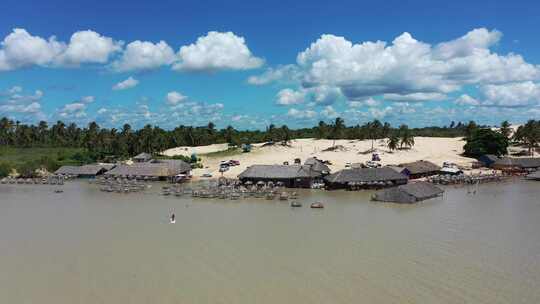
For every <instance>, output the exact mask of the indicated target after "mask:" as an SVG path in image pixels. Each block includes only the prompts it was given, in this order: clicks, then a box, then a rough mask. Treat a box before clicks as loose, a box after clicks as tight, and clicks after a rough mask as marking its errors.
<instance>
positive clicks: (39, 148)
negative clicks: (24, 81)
mask: <svg viewBox="0 0 540 304" xmlns="http://www.w3.org/2000/svg"><path fill="white" fill-rule="evenodd" d="M537 125H538V123H537V122H533V123H531V127H527V128H524V129H522V130H521V131H519V132H517V134H516V136H515V138H514V139H515V140H516V141H518V142H521V143H523V144H526V145H527V146H528V147H529V148H530V149H532V148H534V147H536V146H537V145H538V142H539V140H538V135H534V134H537V133H538V132H537V131H533V130H536V129H537ZM478 128H482V126H477V125H476V123H474V122H469V123H468V124H463V123H461V122H458V123H457V124H456V123H454V122H452V123H451V124H450V125H449V126H445V127H425V128H409V127H407V126H406V125H402V126H400V127H399V128H393V127H392V126H391V125H390V124H389V123H384V124H383V123H381V122H380V121H379V120H373V121H371V122H366V123H364V124H362V125H360V124H357V125H352V126H347V125H346V124H345V121H344V120H343V119H342V118H336V119H335V121H333V122H332V123H326V122H323V121H321V122H319V123H318V125H316V126H314V127H311V128H300V129H294V130H293V129H289V127H288V126H286V125H283V126H281V127H277V126H275V125H273V124H270V125H269V126H268V128H266V130H242V131H241V130H236V129H234V128H233V127H231V126H228V127H226V128H224V129H220V130H218V129H216V128H215V125H214V124H213V123H211V122H210V123H208V125H206V126H198V127H193V126H184V125H180V126H178V127H176V128H174V129H172V130H164V129H161V128H159V127H157V126H152V125H146V126H144V127H143V128H141V129H138V130H133V129H132V127H131V126H130V125H129V124H125V125H124V126H122V128H121V129H116V128H110V129H108V128H102V127H100V126H99V125H98V124H97V123H95V122H91V123H90V124H88V125H87V126H85V127H81V126H77V125H76V124H74V123H70V124H68V125H66V124H65V123H64V122H62V121H58V122H56V123H55V124H53V125H49V124H48V123H47V122H45V121H41V122H39V123H38V124H37V125H27V124H21V123H19V122H14V121H12V120H10V119H8V118H2V119H0V147H2V148H1V149H0V162H3V166H4V167H8V166H10V167H12V168H17V167H20V169H21V170H22V169H25V171H27V168H30V167H36V166H38V167H39V166H42V167H46V168H50V169H54V168H56V167H58V166H60V165H64V164H85V163H91V162H95V161H106V162H112V161H116V160H121V159H126V158H128V157H131V156H134V155H136V154H138V153H140V152H148V153H151V154H160V153H161V152H162V151H164V150H166V149H169V148H173V147H178V146H202V145H209V144H215V143H229V144H230V145H231V146H235V147H241V146H243V145H245V144H252V143H260V142H274V143H278V142H281V144H284V145H287V144H289V142H290V141H291V140H292V139H296V138H311V137H314V138H320V139H322V138H325V139H334V140H337V139H351V140H352V139H358V140H365V139H370V140H372V143H374V142H375V140H378V139H384V138H388V137H394V136H397V137H398V138H399V143H398V145H399V147H400V148H404V147H405V148H406V147H412V146H413V145H414V137H415V136H428V137H429V136H432V137H460V136H467V137H470V136H471V134H472V132H473V131H474V130H476V129H478ZM535 132H536V133H535ZM518 135H519V136H518ZM393 144H394V142H393V143H392V146H393V147H394V148H396V149H397V147H398V146H397V145H395V146H394V145H393ZM239 152H240V150H238V149H231V150H227V151H222V152H217V153H216V154H209V155H207V156H220V157H223V156H232V155H235V154H237V153H239ZM190 162H191V163H197V162H196V161H195V162H193V161H191V160H190ZM23 165H24V166H23Z"/></svg>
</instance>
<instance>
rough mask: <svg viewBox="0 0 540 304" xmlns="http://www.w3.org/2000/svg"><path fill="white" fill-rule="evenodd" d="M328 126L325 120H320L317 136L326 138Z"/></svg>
mask: <svg viewBox="0 0 540 304" xmlns="http://www.w3.org/2000/svg"><path fill="white" fill-rule="evenodd" d="M327 129H328V126H327V125H326V123H325V122H324V121H322V120H321V121H319V125H318V126H317V138H318V139H322V138H326V133H327Z"/></svg>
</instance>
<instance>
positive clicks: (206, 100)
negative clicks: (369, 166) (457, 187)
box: [0, 0, 540, 129]
mask: <svg viewBox="0 0 540 304" xmlns="http://www.w3.org/2000/svg"><path fill="white" fill-rule="evenodd" d="M36 2H37V1H32V2H30V1H20V0H19V1H11V0H7V1H3V4H2V10H1V11H0V41H1V42H0V43H1V45H0V116H9V117H11V118H13V119H17V120H20V121H23V122H32V123H35V122H37V121H39V120H47V121H51V122H52V121H56V120H63V121H66V122H71V121H73V122H77V123H80V124H86V123H88V122H89V121H92V120H96V121H98V122H99V123H100V124H103V125H106V126H114V127H119V126H121V125H122V124H124V123H130V124H132V125H134V126H136V127H140V126H142V125H144V124H146V123H152V124H158V125H160V126H162V127H164V128H172V127H175V126H177V125H180V124H185V125H190V124H196V125H201V124H206V123H207V122H208V121H213V122H214V123H216V124H217V125H218V126H220V127H223V126H226V125H228V124H232V125H233V126H235V127H239V128H250V129H253V128H264V127H265V126H266V125H268V124H270V123H274V124H283V123H287V124H289V125H290V126H293V127H299V126H312V125H314V124H316V123H317V122H318V121H319V120H325V121H330V120H332V119H335V117H337V116H341V117H344V118H345V120H346V122H347V123H348V124H356V123H363V122H365V121H368V120H371V119H374V118H378V119H380V120H383V121H388V122H391V123H393V124H399V123H407V124H409V125H412V126H423V125H433V124H435V125H444V124H449V123H450V121H452V120H454V121H466V120H470V119H475V120H477V121H480V122H482V123H487V124H496V123H499V122H500V121H501V120H503V119H508V120H510V121H511V122H513V123H520V122H522V121H524V120H527V119H530V118H535V119H538V118H540V66H539V64H540V44H539V43H538V33H537V29H538V28H540V18H538V14H539V13H540V4H538V3H537V2H534V1H511V2H509V1H505V3H493V2H494V1H474V3H470V2H469V1H451V2H449V1H444V2H443V1H440V2H438V3H437V1H414V2H413V3H404V2H405V1H384V3H382V4H381V3H377V2H371V1H370V2H361V1H333V2H328V1H295V2H294V3H276V1H253V2H247V1H246V2H245V3H243V2H239V1H229V2H224V1H160V2H159V4H158V3H149V2H146V3H144V2H137V1H115V2H114V3H112V1H107V2H105V1H103V2H100V1H95V2H97V3H93V2H88V1H69V2H68V1H65V2H64V1H47V3H41V2H40V3H36ZM42 2H44V1H42ZM500 2H502V1H500ZM51 37H52V38H51Z"/></svg>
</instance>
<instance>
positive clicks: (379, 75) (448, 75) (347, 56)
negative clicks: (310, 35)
mask: <svg viewBox="0 0 540 304" xmlns="http://www.w3.org/2000/svg"><path fill="white" fill-rule="evenodd" d="M501 37H502V34H501V33H500V32H499V31H497V30H488V29H485V28H479V29H474V30H472V31H470V32H468V33H466V34H465V35H463V36H462V37H459V38H457V39H454V40H449V41H443V42H441V43H439V44H433V45H432V44H429V43H425V42H422V41H418V40H416V39H414V38H413V36H412V35H411V34H409V33H407V32H405V33H403V34H401V35H399V36H398V37H396V38H395V39H394V40H393V41H392V42H391V43H387V42H384V41H366V42H360V43H353V42H351V41H349V40H347V39H346V38H344V37H340V36H335V35H330V34H326V35H322V36H321V37H320V38H319V39H317V40H316V41H315V42H313V43H312V44H311V45H310V46H309V47H308V48H306V49H305V50H304V51H302V52H300V53H299V54H298V56H297V58H296V64H295V65H294V68H290V67H289V68H288V69H290V70H294V71H295V75H296V76H295V77H296V79H297V84H298V88H296V90H297V91H299V90H300V89H304V90H308V91H309V92H312V94H313V92H316V90H317V89H320V88H337V89H339V92H340V93H341V94H343V96H344V97H345V99H347V100H349V101H361V100H365V99H366V98H370V97H378V96H381V97H383V98H384V99H386V100H388V101H397V102H424V101H440V100H445V99H447V95H448V94H449V93H455V92H460V91H461V90H463V88H464V87H465V86H490V85H494V86H498V85H505V84H509V83H523V82H527V81H533V82H534V81H538V80H539V79H540V66H538V65H534V64H531V63H528V62H526V61H525V60H524V59H523V57H522V56H520V55H518V54H514V53H508V54H498V53H496V52H494V51H492V49H491V48H492V47H493V46H494V45H496V44H497V43H498V42H499V41H500V39H501ZM283 75H285V73H283ZM280 76H281V77H286V76H282V74H280V73H279V72H277V70H268V71H267V72H265V73H264V74H262V75H260V76H252V77H250V79H248V82H250V83H253V84H265V83H269V82H271V81H277V80H279V79H278V78H279V77H280ZM486 88H487V87H486ZM338 99H339V98H334V100H338ZM331 100H332V99H327V100H326V102H325V104H327V105H329V104H331V103H332V101H331Z"/></svg>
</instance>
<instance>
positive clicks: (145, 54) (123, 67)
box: [112, 40, 176, 72]
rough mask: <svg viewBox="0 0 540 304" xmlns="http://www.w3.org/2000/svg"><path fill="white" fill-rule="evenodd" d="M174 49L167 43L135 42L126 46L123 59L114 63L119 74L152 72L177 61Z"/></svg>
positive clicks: (113, 65)
mask: <svg viewBox="0 0 540 304" xmlns="http://www.w3.org/2000/svg"><path fill="white" fill-rule="evenodd" d="M175 59H176V57H175V54H174V51H173V49H172V48H171V47H170V46H169V45H168V44H167V43H166V42H165V41H160V42H158V43H155V44H154V43H152V42H149V41H139V40H136V41H133V42H131V43H129V44H128V45H127V46H126V49H125V50H124V52H123V54H122V57H121V58H120V59H119V60H117V61H115V62H113V63H112V67H113V69H114V70H116V71H118V72H125V71H132V70H150V69H155V68H159V67H161V66H163V65H169V64H171V63H173V62H174V61H175Z"/></svg>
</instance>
